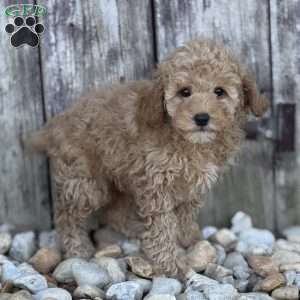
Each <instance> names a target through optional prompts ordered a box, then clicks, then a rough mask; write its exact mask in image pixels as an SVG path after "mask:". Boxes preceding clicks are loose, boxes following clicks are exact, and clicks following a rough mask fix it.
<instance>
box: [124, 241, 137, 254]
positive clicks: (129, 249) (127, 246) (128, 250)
mask: <svg viewBox="0 0 300 300" xmlns="http://www.w3.org/2000/svg"><path fill="white" fill-rule="evenodd" d="M121 248H122V250H123V253H124V255H134V254H137V253H139V252H140V250H141V243H140V241H138V240H130V241H129V240H125V241H123V242H122V243H121Z"/></svg>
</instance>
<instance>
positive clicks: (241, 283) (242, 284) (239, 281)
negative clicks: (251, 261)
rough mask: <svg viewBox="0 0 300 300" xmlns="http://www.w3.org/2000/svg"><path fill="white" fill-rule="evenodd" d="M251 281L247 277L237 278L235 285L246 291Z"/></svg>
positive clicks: (238, 288) (241, 291) (241, 290)
mask: <svg viewBox="0 0 300 300" xmlns="http://www.w3.org/2000/svg"><path fill="white" fill-rule="evenodd" d="M248 284H249V281H248V280H245V279H237V280H235V281H234V287H235V288H236V289H237V290H238V291H239V292H240V293H243V292H246V291H247V287H248Z"/></svg>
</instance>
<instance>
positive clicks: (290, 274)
mask: <svg viewBox="0 0 300 300" xmlns="http://www.w3.org/2000/svg"><path fill="white" fill-rule="evenodd" d="M283 275H284V278H285V281H286V285H293V284H294V282H295V280H296V276H297V274H296V272H295V271H285V272H284V273H283Z"/></svg>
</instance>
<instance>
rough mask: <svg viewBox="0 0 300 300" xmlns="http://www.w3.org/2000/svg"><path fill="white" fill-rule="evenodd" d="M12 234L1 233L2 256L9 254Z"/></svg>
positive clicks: (0, 248) (0, 250) (0, 251)
mask: <svg viewBox="0 0 300 300" xmlns="http://www.w3.org/2000/svg"><path fill="white" fill-rule="evenodd" d="M11 241H12V238H11V234H10V233H9V232H0V254H5V253H7V252H8V250H9V248H10V245H11Z"/></svg>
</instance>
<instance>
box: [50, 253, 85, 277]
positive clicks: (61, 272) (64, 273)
mask: <svg viewBox="0 0 300 300" xmlns="http://www.w3.org/2000/svg"><path fill="white" fill-rule="evenodd" d="M75 263H76V264H84V263H86V261H85V260H83V259H81V258H69V259H66V260H64V261H62V262H61V263H60V264H59V265H58V266H57V267H56V268H55V270H54V272H53V277H54V278H55V279H56V280H57V281H58V282H61V283H70V282H73V281H74V275H73V270H72V266H73V264H75Z"/></svg>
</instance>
